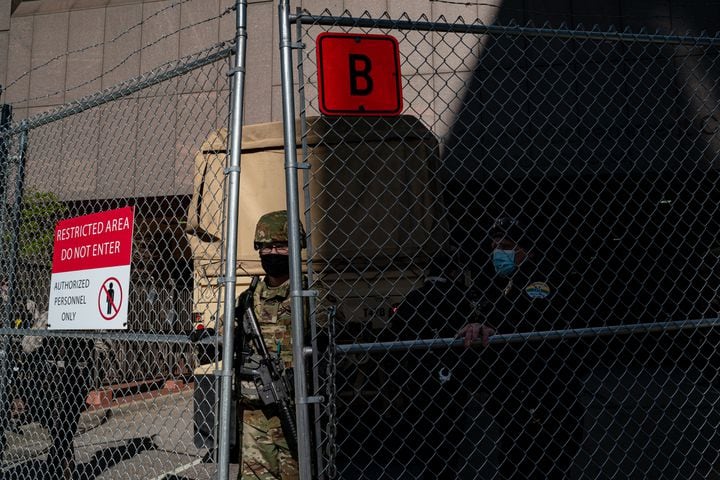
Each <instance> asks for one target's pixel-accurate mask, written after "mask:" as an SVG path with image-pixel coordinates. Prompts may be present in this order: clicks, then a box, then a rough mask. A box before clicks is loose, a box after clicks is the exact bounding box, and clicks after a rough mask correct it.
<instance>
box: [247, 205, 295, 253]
mask: <svg viewBox="0 0 720 480" xmlns="http://www.w3.org/2000/svg"><path fill="white" fill-rule="evenodd" d="M288 240H289V233H288V215H287V210H278V211H276V212H270V213H266V214H265V215H263V216H262V217H260V220H258V223H257V226H256V227H255V250H260V247H262V246H263V245H267V244H273V243H288ZM300 246H301V247H302V248H305V229H304V228H303V225H302V223H300Z"/></svg>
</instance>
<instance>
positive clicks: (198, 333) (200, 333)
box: [188, 327, 215, 342]
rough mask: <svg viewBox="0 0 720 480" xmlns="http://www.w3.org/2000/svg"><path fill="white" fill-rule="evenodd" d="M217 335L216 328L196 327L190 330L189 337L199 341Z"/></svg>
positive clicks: (193, 340)
mask: <svg viewBox="0 0 720 480" xmlns="http://www.w3.org/2000/svg"><path fill="white" fill-rule="evenodd" d="M214 336H215V329H214V328H204V327H203V328H196V329H195V330H193V331H192V332H190V335H189V336H188V338H189V339H190V341H191V342H199V341H200V340H203V339H205V338H208V337H214Z"/></svg>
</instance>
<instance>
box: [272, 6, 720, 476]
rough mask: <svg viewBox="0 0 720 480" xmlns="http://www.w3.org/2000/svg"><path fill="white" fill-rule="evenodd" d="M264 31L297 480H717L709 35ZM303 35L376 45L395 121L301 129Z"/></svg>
mask: <svg viewBox="0 0 720 480" xmlns="http://www.w3.org/2000/svg"><path fill="white" fill-rule="evenodd" d="M282 20H283V19H281V21H282ZM284 20H286V21H288V22H290V24H291V25H293V26H294V28H295V35H296V38H295V41H297V42H298V44H302V45H303V46H304V48H303V49H301V50H298V52H299V53H298V54H297V62H298V64H297V72H298V78H297V79H296V80H297V85H298V90H297V93H296V95H297V98H298V99H299V105H300V111H299V114H300V116H301V118H302V121H301V123H300V124H299V128H298V132H297V133H298V138H299V139H300V141H299V142H298V145H297V146H298V152H299V153H300V156H299V158H300V160H299V161H300V162H302V163H300V164H299V167H303V166H305V165H306V164H307V165H308V166H309V168H307V169H301V168H298V170H299V171H300V170H301V171H300V173H299V178H300V181H299V182H300V185H301V187H302V193H301V195H300V196H299V197H298V198H293V200H292V201H293V202H295V201H296V203H295V205H293V207H294V208H298V209H299V212H300V217H301V219H302V221H303V223H304V224H305V226H306V229H307V231H308V232H309V238H310V240H311V241H310V242H309V243H308V248H307V252H306V257H304V258H305V259H306V260H305V261H304V264H303V265H304V271H305V272H306V275H307V276H308V277H309V282H310V289H311V290H313V289H314V290H317V291H318V292H320V293H319V295H318V297H317V298H315V300H314V302H313V307H312V309H314V310H313V311H314V312H315V313H316V315H315V322H313V323H312V324H311V334H312V338H313V345H314V347H315V348H314V349H313V355H312V357H311V364H312V368H311V371H310V372H309V374H308V378H310V380H311V382H310V391H309V392H308V395H309V396H311V397H320V396H321V397H323V401H322V402H321V403H319V404H315V405H312V406H311V407H310V409H309V414H310V418H311V420H312V435H313V437H314V439H315V443H316V451H315V458H314V459H313V460H314V463H315V464H316V466H315V467H314V468H316V475H317V477H318V478H345V479H355V478H368V479H379V478H394V479H401V478H526V477H525V476H527V478H588V479H589V478H594V479H599V478H678V479H679V478H708V477H709V476H710V477H711V476H713V475H717V474H718V468H720V465H718V448H719V447H720V438H719V437H718V434H717V432H718V426H719V425H718V424H719V422H720V412H719V411H718V409H717V403H718V401H719V400H720V384H718V371H717V368H718V365H719V363H718V358H717V353H716V351H717V348H716V345H717V340H718V322H719V320H718V311H719V308H720V305H719V304H718V297H717V292H718V288H720V278H719V274H718V268H717V267H718V255H720V243H718V240H717V238H718V227H719V223H720V222H719V221H718V218H717V217H718V215H717V205H718V188H717V183H718V152H719V150H720V148H719V147H720V143H719V142H720V138H719V136H718V129H717V125H718V115H719V113H718V111H717V105H718V98H719V96H720V91H719V90H718V87H717V82H716V79H717V78H718V71H717V70H718V49H717V46H718V40H717V37H715V38H710V37H692V38H690V37H677V36H661V35H647V34H636V33H617V32H615V31H607V32H601V31H575V30H573V31H569V30H562V29H550V28H533V27H521V26H518V25H514V24H510V25H507V26H499V25H492V26H490V25H483V24H481V23H479V22H478V23H465V22H463V21H462V19H460V20H458V21H456V22H444V21H440V22H429V21H427V20H424V19H421V20H419V21H412V20H410V19H408V18H407V17H405V18H402V19H399V20H391V19H389V18H388V17H383V18H380V19H372V18H369V17H368V16H367V15H363V16H362V17H361V18H360V17H352V16H350V15H349V14H347V15H344V16H340V17H334V16H329V15H322V16H316V15H311V14H309V13H298V14H296V15H289V16H288V17H287V18H285V19H284ZM322 32H345V33H352V34H357V35H361V34H386V35H391V36H393V37H395V38H396V39H397V41H398V42H399V48H400V57H401V62H400V63H401V73H402V91H403V100H404V108H403V111H402V114H401V115H399V116H393V117H389V116H376V117H361V116H350V115H348V116H320V115H319V112H320V105H319V96H318V74H317V70H318V65H317V58H318V57H317V51H316V47H315V45H316V43H315V42H316V39H317V37H318V35H319V34H320V33H322ZM288 48H289V47H288ZM339 68H345V67H344V66H342V65H341V67H339ZM347 68H353V67H352V66H349V67H347ZM367 72H369V73H368V76H369V77H372V74H373V73H372V70H366V73H367ZM284 80H287V79H285V78H284ZM366 86H367V85H366ZM329 295H332V296H333V297H334V299H335V300H337V302H338V304H339V305H340V308H339V309H338V311H337V313H335V314H327V312H326V311H323V310H322V305H323V302H324V301H327V300H328V298H329V297H328V296H329ZM320 312H321V313H322V314H320ZM470 323H476V324H482V325H484V326H485V327H488V328H492V329H493V330H494V332H495V334H494V335H492V336H490V339H489V342H487V343H488V345H483V342H482V333H483V330H482V329H480V328H479V327H478V328H476V332H478V333H479V335H480V338H479V339H478V340H477V341H476V342H475V343H474V344H473V345H472V346H470V347H468V348H466V347H465V346H463V339H457V340H456V339H454V337H455V335H456V334H457V333H458V332H459V331H460V330H461V329H462V328H463V327H465V326H466V325H467V324H470ZM486 333H488V331H487V330H486Z"/></svg>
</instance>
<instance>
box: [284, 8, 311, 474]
mask: <svg viewBox="0 0 720 480" xmlns="http://www.w3.org/2000/svg"><path fill="white" fill-rule="evenodd" d="M278 13H279V15H278V18H279V22H280V76H281V81H282V105H283V125H284V129H283V133H284V140H285V193H286V195H287V212H288V236H289V237H290V238H289V240H290V302H291V303H290V308H291V312H292V337H293V366H294V369H295V375H294V377H295V378H294V381H295V416H296V421H297V434H298V466H299V470H300V472H299V473H300V480H311V478H312V467H311V450H310V417H309V414H308V396H307V382H306V377H305V355H304V335H305V332H304V325H303V324H304V321H303V319H304V312H303V306H304V305H303V303H304V302H303V297H304V296H305V295H307V294H308V292H303V283H302V268H301V261H302V256H301V252H300V228H299V225H300V213H299V212H300V206H299V198H298V179H297V169H298V164H297V146H296V140H295V138H296V137H295V98H294V96H293V75H292V49H293V47H294V45H293V43H292V41H291V40H292V39H291V35H290V5H289V1H288V0H279V5H278ZM308 228H310V226H308Z"/></svg>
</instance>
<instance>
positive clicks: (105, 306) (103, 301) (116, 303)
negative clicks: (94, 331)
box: [98, 277, 123, 320]
mask: <svg viewBox="0 0 720 480" xmlns="http://www.w3.org/2000/svg"><path fill="white" fill-rule="evenodd" d="M122 302H123V290H122V283H120V280H118V279H117V278H115V277H110V278H108V279H107V280H105V281H104V282H103V284H102V285H101V286H100V292H99V293H98V310H99V311H100V316H101V317H102V318H104V319H105V320H112V319H113V318H115V317H117V314H118V313H120V307H121V306H122Z"/></svg>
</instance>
